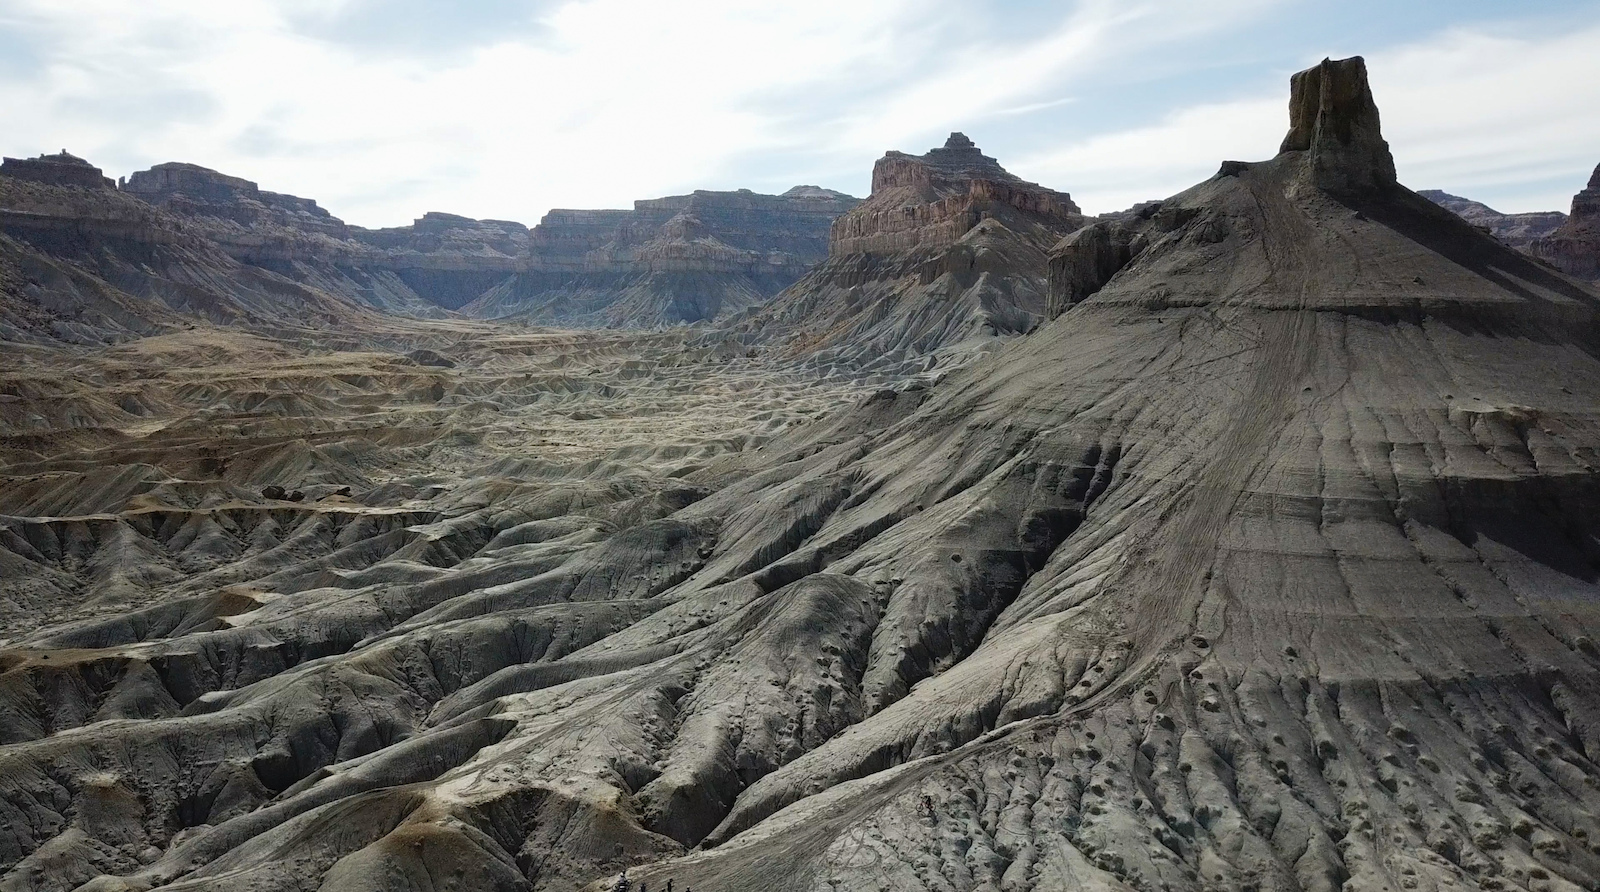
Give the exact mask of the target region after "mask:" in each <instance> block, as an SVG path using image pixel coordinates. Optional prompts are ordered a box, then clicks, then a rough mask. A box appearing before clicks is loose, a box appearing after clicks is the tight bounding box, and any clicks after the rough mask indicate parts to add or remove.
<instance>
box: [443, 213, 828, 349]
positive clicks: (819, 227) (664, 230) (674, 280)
mask: <svg viewBox="0 0 1600 892" xmlns="http://www.w3.org/2000/svg"><path fill="white" fill-rule="evenodd" d="M858 203H859V201H858V199H855V198H853V197H851V196H848V195H845V194H843V193H840V192H834V191H832V190H828V189H821V188H818V187H816V186H796V187H795V188H793V189H790V190H789V191H787V192H785V193H783V194H782V195H762V194H758V193H754V192H751V191H749V190H739V191H737V192H709V191H697V192H694V193H693V194H690V195H678V196H671V197H668V198H658V199H650V200H642V201H636V202H634V207H633V210H631V211H622V210H564V209H558V210H553V211H551V212H550V213H548V214H546V215H545V217H544V219H543V220H541V221H540V223H539V225H538V226H535V227H534V229H533V232H532V234H531V236H530V249H529V252H528V259H527V263H526V266H525V269H524V272H523V273H522V274H521V275H519V276H517V277H516V278H515V279H513V280H511V281H508V282H507V283H505V285H504V286H502V287H499V288H496V289H494V290H492V291H490V292H489V293H486V294H485V295H483V297H482V298H481V299H479V300H477V301H475V302H474V303H472V304H471V305H469V306H467V307H466V308H465V312H466V313H468V314H469V315H473V316H478V317H481V318H516V319H522V320H527V321H534V322H540V323H546V324H561V325H576V326H583V327H593V326H623V327H649V326H651V325H655V324H660V323H676V322H699V321H708V320H711V319H714V318H717V317H719V316H723V315H727V314H729V313H732V312H737V311H739V310H742V309H745V308H747V307H750V306H752V305H755V304H759V303H762V302H764V301H766V300H767V299H768V298H770V297H772V296H773V295H775V294H777V293H778V292H779V291H781V290H783V288H784V287H786V286H788V285H789V284H791V283H793V282H794V281H795V280H797V279H799V278H800V276H801V275H802V274H804V273H805V271H806V270H808V269H810V268H811V267H812V266H813V265H814V264H816V263H817V262H818V261H820V260H821V259H822V258H823V257H824V256H826V254H827V245H828V231H829V227H830V226H831V225H832V223H833V221H834V219H835V218H837V217H838V216H839V215H840V214H842V213H844V212H846V211H848V210H849V209H850V208H852V207H854V206H856V205H857V204H858Z"/></svg>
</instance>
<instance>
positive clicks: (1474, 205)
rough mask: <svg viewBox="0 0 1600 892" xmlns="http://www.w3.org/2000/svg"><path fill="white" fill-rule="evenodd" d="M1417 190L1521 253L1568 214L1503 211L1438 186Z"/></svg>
mask: <svg viewBox="0 0 1600 892" xmlns="http://www.w3.org/2000/svg"><path fill="white" fill-rule="evenodd" d="M1417 194H1418V195H1421V196H1422V197H1423V198H1426V199H1428V200H1429V201H1431V202H1433V203H1434V204H1437V205H1439V206H1440V207H1442V208H1445V209H1446V210H1449V211H1450V212H1452V213H1454V214H1455V215H1456V216H1458V217H1460V218H1461V219H1463V220H1466V221H1467V222H1468V223H1471V224H1472V225H1474V226H1477V227H1478V228H1480V229H1483V230H1485V231H1487V232H1488V233H1489V234H1490V235H1492V236H1494V237H1495V238H1497V239H1499V240H1500V241H1502V242H1504V243H1506V244H1508V245H1510V246H1511V247H1513V248H1516V249H1517V250H1519V251H1522V252H1524V253H1532V251H1533V245H1534V243H1535V242H1536V241H1538V240H1539V239H1541V238H1544V237H1545V236H1547V235H1550V234H1551V233H1553V232H1555V231H1556V230H1557V229H1559V228H1561V224H1563V223H1565V222H1567V215H1566V214H1563V213H1561V212H1560V211H1535V212H1532V213H1525V214H1503V213H1501V212H1499V211H1497V210H1495V209H1494V208H1492V207H1489V206H1488V205H1486V204H1484V203H1483V202H1480V201H1473V200H1472V199H1470V198H1462V197H1461V196H1459V195H1451V194H1450V193H1449V192H1445V191H1442V190H1439V189H1422V190H1419V191H1418V192H1417Z"/></svg>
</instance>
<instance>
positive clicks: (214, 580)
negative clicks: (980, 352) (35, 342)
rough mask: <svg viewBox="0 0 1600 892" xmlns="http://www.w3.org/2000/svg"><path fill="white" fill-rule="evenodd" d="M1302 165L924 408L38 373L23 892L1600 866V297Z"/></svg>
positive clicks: (270, 371) (97, 363) (1178, 232)
mask: <svg viewBox="0 0 1600 892" xmlns="http://www.w3.org/2000/svg"><path fill="white" fill-rule="evenodd" d="M1296 163H1298V162H1297V160H1296V159H1295V158H1294V157H1292V156H1289V155H1286V156H1281V157H1280V159H1279V160H1278V161H1274V162H1267V163H1263V164H1259V165H1254V166H1250V167H1248V168H1241V169H1235V170H1234V171H1233V172H1232V173H1231V174H1230V175H1228V176H1219V177H1218V178H1216V179H1213V180H1212V181H1208V182H1207V183H1205V184H1202V185H1200V186H1198V187H1196V188H1195V189H1192V190H1190V191H1189V192H1186V193H1183V194H1182V195H1179V196H1177V197H1175V198H1174V199H1172V200H1170V201H1169V202H1168V207H1169V208H1170V212H1165V211H1164V216H1162V217H1161V218H1159V225H1158V226H1157V228H1156V229H1155V230H1154V231H1152V232H1151V234H1150V236H1149V238H1150V245H1149V247H1147V248H1145V249H1144V251H1143V253H1142V254H1141V255H1140V256H1139V258H1138V259H1137V260H1136V261H1135V262H1134V264H1133V265H1132V266H1131V267H1129V268H1128V269H1126V270H1124V271H1123V272H1122V273H1121V274H1119V275H1118V276H1117V277H1116V278H1114V279H1112V280H1111V282H1110V284H1108V285H1107V286H1106V287H1105V288H1104V289H1103V290H1102V291H1100V292H1099V293H1098V294H1096V295H1095V296H1094V297H1093V298H1091V299H1089V300H1087V301H1085V302H1083V303H1082V304H1080V305H1078V306H1076V307H1074V308H1072V309H1071V310H1070V311H1068V312H1066V313H1064V314H1063V315H1061V316H1060V317H1059V318H1057V319H1056V320H1054V321H1053V322H1051V323H1049V324H1047V325H1045V326H1044V327H1042V328H1041V329H1039V330H1037V331H1035V332H1033V333H1032V334H1030V335H1027V336H1026V337H1023V338H1020V339H1018V340H1016V341H1013V342H1011V343H1009V344H1008V345H1006V346H1005V347H1004V349H1002V350H999V351H997V352H996V353H995V354H994V355H992V356H988V357H986V358H983V359H980V360H977V361H974V362H973V363H971V364H970V365H967V366H966V367H965V368H962V369H959V370H956V371H953V372H951V373H949V374H948V375H947V376H946V377H944V378H943V379H942V380H940V381H938V382H937V383H931V384H930V383H923V382H912V381H906V382H899V385H898V386H896V387H889V386H886V385H889V384H893V383H895V382H888V381H874V382H860V381H858V382H851V381H849V380H846V379H821V380H818V379H802V378H798V377H795V376H792V375H789V374H786V373H785V372H783V371H782V370H781V369H779V368H776V367H773V366H770V365H767V364H766V360H764V359H763V358H762V357H761V356H759V355H758V356H754V357H751V356H748V355H746V351H744V350H742V349H737V348H728V349H717V350H708V349H705V348H691V347H688V346H686V345H685V344H686V342H685V341H684V340H683V338H682V336H680V335H675V334H670V333H669V334H657V335H636V336H621V335H606V334H583V335H539V334H531V333H517V332H513V331H509V330H499V329H488V328H475V327H455V328H452V327H450V326H449V325H445V324H441V325H439V326H435V327H424V328H422V329H419V332H418V333H417V334H416V335H415V338H414V340H413V341H412V342H407V343H403V344H401V343H390V344H387V345H385V346H383V348H382V350H380V349H379V347H378V346H374V345H369V346H368V348H367V349H368V352H364V353H363V352H359V351H356V350H354V349H345V350H342V351H332V350H331V349H324V348H318V347H316V345H312V346H311V348H309V349H308V348H306V347H304V346H296V345H285V344H277V343H272V342H266V341H256V340H250V339H243V338H241V336H238V335H226V336H224V335H218V334H214V333H195V334H192V335H188V336H182V337H175V338H172V339H165V340H161V339H158V340H156V341H146V342H137V343H135V344H133V345H130V346H127V347H123V348H115V349H108V350H105V351H101V352H99V353H92V354H84V353H73V354H52V353H45V352H36V353H33V354H30V355H29V356H28V357H27V358H26V362H25V364H24V365H23V367H22V370H21V371H18V372H14V373H11V374H10V375H9V376H8V380H7V382H6V385H5V386H6V390H5V391H4V393H5V394H6V399H7V402H6V403H5V407H6V413H5V418H6V419H7V421H8V424H10V425H12V429H11V430H10V431H9V434H10V436H9V439H8V440H7V445H6V449H7V451H6V455H5V460H6V463H7V467H6V471H5V474H6V477H5V481H4V486H3V489H0V499H3V502H4V509H3V513H5V514H7V515H10V516H9V517H8V518H6V519H5V520H4V521H3V523H4V538H3V540H0V541H3V543H4V547H5V550H4V551H3V552H0V561H4V564H3V570H4V579H5V583H4V594H5V597H6V599H7V601H6V610H7V613H6V615H5V622H6V624H7V626H8V627H9V629H10V631H9V634H10V635H11V636H12V637H11V640H10V641H9V643H8V644H7V645H6V646H5V648H4V650H3V659H4V664H3V665H4V668H5V674H4V675H3V676H0V709H3V710H4V712H3V720H0V733H4V734H5V735H6V736H5V739H4V741H3V746H0V866H3V868H4V870H5V873H4V877H3V879H0V888H3V889H8V890H9V889H61V890H66V889H73V888H82V889H85V890H98V892H109V890H122V889H149V888H160V889H166V890H180V889H181V890H200V889H207V890H209V889H217V890H222V889H228V890H263V892H265V890H318V889H322V890H329V892H334V890H339V892H345V890H373V892H376V890H388V889H416V890H424V889H429V890H437V889H460V890H468V889H472V890H478V889H502V890H520V889H528V888H533V889H550V890H556V889H581V888H603V887H605V886H607V885H609V883H610V881H611V880H612V879H613V878H614V877H615V876H616V874H617V873H618V872H619V871H621V870H622V869H623V868H625V867H626V868H629V876H630V877H632V878H634V879H635V880H638V879H644V880H646V881H648V882H649V884H650V887H651V888H658V887H660V886H663V885H664V884H665V881H666V880H667V879H669V878H671V879H672V880H674V882H675V884H676V887H677V888H679V889H682V888H684V887H685V886H689V887H692V888H693V889H695V890H697V892H715V890H791V892H800V890H814V892H828V890H834V889H839V890H862V889H891V890H920V889H935V890H947V892H967V890H1033V889H1052V890H1053V889H1078V888H1087V889H1117V890H1121V889H1136V890H1141V892H1146V890H1184V892H1189V890H1196V892H1197V890H1202V889H1206V890H1209V889H1236V890H1251V892H1274V890H1283V889H1290V890H1306V892H1324V890H1336V889H1341V888H1349V889H1353V890H1372V892H1380V890H1400V889H1422V890H1433V889H1447V888H1461V889H1500V890H1503V889H1513V888H1516V889H1529V890H1546V889H1548V890H1577V889H1590V888H1593V887H1594V886H1595V885H1596V883H1597V882H1600V789H1597V786H1596V785H1597V779H1600V771H1597V769H1596V764H1595V762H1594V759H1596V758H1600V725H1597V719H1600V695H1597V694H1600V692H1597V689H1596V680H1597V671H1596V670H1597V668H1600V651H1597V650H1596V645H1595V643H1594V638H1595V637H1596V634H1597V626H1600V623H1597V620H1600V617H1597V615H1596V610H1595V604H1596V603H1597V600H1596V599H1597V594H1600V593H1597V591H1596V587H1595V579H1596V575H1597V574H1596V567H1597V566H1600V564H1597V561H1600V545H1597V541H1596V538H1595V533H1596V529H1595V524H1596V517H1597V514H1596V509H1597V507H1600V500H1597V496H1600V489H1597V486H1596V482H1597V477H1596V472H1595V467H1596V462H1597V461H1600V427H1597V424H1596V421H1597V418H1596V407H1597V406H1600V359H1597V356H1600V350H1597V344H1600V338H1597V327H1596V325H1595V319H1596V306H1597V299H1596V298H1595V296H1594V295H1593V294H1592V293H1590V292H1588V291H1585V290H1583V289H1581V288H1578V287H1577V286H1574V285H1572V284H1571V283H1570V282H1567V281H1566V280H1563V279H1561V278H1559V277H1558V276H1555V275H1554V274H1552V273H1550V272H1549V271H1547V270H1545V269H1544V268H1542V267H1539V266H1537V265H1535V264H1533V263H1531V262H1529V261H1527V260H1525V259H1523V258H1520V257H1519V256H1517V255H1515V254H1514V253H1512V252H1511V251H1509V250H1507V249H1504V248H1501V247H1498V246H1496V245H1495V244H1494V243H1492V242H1491V241H1489V240H1488V239H1487V237H1485V236H1483V235H1481V234H1480V233H1477V232H1476V231H1474V230H1472V229H1471V228H1470V227H1468V226H1466V225H1465V224H1462V223H1460V222H1459V221H1454V218H1450V217H1449V216H1448V214H1446V213H1445V212H1442V211H1438V210H1437V209H1434V208H1432V206H1431V205H1428V204H1427V203H1426V202H1425V201H1424V200H1423V199H1420V198H1418V197H1417V196H1415V195H1413V194H1411V193H1409V192H1405V191H1404V190H1396V191H1394V192H1392V193H1387V194H1383V195H1379V196H1377V197H1374V198H1372V199H1371V200H1370V201H1368V202H1366V203H1364V204H1360V205H1351V204H1346V203H1341V202H1339V201H1335V200H1333V199H1331V198H1329V197H1328V196H1326V195H1323V194H1321V193H1317V192H1315V191H1307V190H1297V189H1296V188H1294V182H1295V176H1296V170H1295V164H1296ZM419 347H426V348H428V349H430V350H433V351H435V352H437V353H439V354H440V355H442V356H443V357H444V358H445V359H447V360H449V361H451V362H454V363H455V366H454V367H453V368H442V367H437V366H427V365H420V364H419V362H420V361H421V360H418V359H402V358H400V357H401V354H404V353H406V352H407V351H410V350H412V349H415V348H419ZM419 355H421V356H422V360H427V361H432V358H431V357H429V356H427V355H425V354H419ZM266 485H281V486H284V487H286V488H289V489H298V490H301V491H302V492H303V493H304V496H305V497H304V499H303V501H301V502H297V503H291V502H283V501H267V500H264V499H263V498H262V496H261V494H260V490H261V488H262V487H263V486H266ZM342 487H349V495H348V496H345V495H338V494H337V493H339V492H341V491H342V490H341V488H342Z"/></svg>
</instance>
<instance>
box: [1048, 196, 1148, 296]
mask: <svg viewBox="0 0 1600 892" xmlns="http://www.w3.org/2000/svg"><path fill="white" fill-rule="evenodd" d="M1143 247H1144V245H1143V239H1142V238H1141V237H1140V233H1139V231H1138V229H1136V228H1134V227H1131V226H1128V225H1125V224H1123V223H1119V222H1113V221H1109V220H1102V221H1100V222H1098V223H1094V224H1091V225H1089V226H1085V227H1084V228H1082V229H1080V230H1078V231H1077V232H1075V233H1073V234H1072V235H1069V236H1067V237H1066V238H1064V239H1062V240H1061V243H1060V244H1059V245H1057V246H1056V247H1055V249H1054V250H1053V251H1051V252H1050V295H1049V308H1048V311H1047V316H1048V317H1049V318H1051V319H1054V318H1055V317H1057V316H1059V315H1061V314H1062V313H1064V312H1066V311H1067V310H1069V309H1071V308H1072V307H1073V305H1074V304H1076V303H1078V302H1079V301H1081V300H1083V299H1084V298H1086V297H1089V296H1090V295H1092V294H1094V293H1095V292H1096V291H1099V290H1100V289H1101V288H1103V287H1105V284H1106V283H1107V282H1109V281H1111V277H1112V276H1114V275H1116V274H1117V272H1118V271H1120V270H1121V269H1122V268H1123V267H1124V266H1127V265H1128V262H1129V261H1131V260H1132V259H1133V258H1134V255H1136V254H1138V253H1139V251H1140V250H1142V249H1143Z"/></svg>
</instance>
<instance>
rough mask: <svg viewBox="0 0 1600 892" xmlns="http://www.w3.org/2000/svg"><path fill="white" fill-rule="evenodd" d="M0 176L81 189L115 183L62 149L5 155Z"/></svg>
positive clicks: (1, 163)
mask: <svg viewBox="0 0 1600 892" xmlns="http://www.w3.org/2000/svg"><path fill="white" fill-rule="evenodd" d="M0 176H6V177H11V178H13V179H18V180H28V181H30V182H34V183H43V184H44V185H46V186H76V187H79V188H82V189H112V188H115V187H116V183H114V182H112V181H111V178H110V177H107V176H105V175H104V174H102V173H101V172H100V168H98V167H95V166H94V165H93V164H90V163H89V162H87V161H85V160H83V159H82V158H79V157H78V156H76V155H72V154H68V152H67V150H66V149H62V150H61V151H60V152H59V153H57V154H54V155H40V156H39V157H37V158H6V159H3V160H0Z"/></svg>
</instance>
